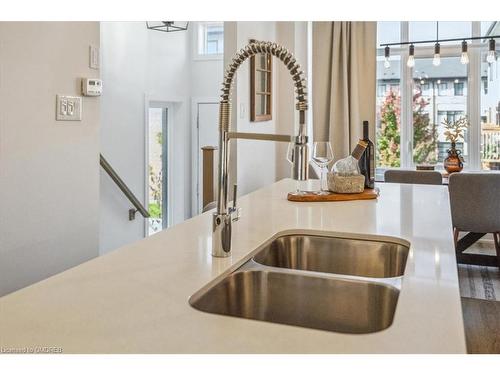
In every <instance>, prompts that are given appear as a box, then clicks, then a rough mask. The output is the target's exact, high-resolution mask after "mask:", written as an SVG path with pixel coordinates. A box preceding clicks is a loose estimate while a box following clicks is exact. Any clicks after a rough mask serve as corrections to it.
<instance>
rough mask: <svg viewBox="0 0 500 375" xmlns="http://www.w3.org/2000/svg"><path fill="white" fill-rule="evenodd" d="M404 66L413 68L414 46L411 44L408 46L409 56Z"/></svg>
mask: <svg viewBox="0 0 500 375" xmlns="http://www.w3.org/2000/svg"><path fill="white" fill-rule="evenodd" d="M406 66H407V67H408V68H413V67H414V66H415V46H414V45H413V44H410V54H409V55H408V61H407V62H406Z"/></svg>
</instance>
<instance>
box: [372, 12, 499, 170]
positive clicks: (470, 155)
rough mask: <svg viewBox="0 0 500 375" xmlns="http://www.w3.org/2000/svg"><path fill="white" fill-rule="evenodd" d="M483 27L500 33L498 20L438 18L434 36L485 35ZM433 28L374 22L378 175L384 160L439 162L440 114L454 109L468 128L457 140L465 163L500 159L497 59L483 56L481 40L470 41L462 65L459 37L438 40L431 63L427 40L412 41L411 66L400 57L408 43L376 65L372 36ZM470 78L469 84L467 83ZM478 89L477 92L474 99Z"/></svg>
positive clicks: (442, 148)
mask: <svg viewBox="0 0 500 375" xmlns="http://www.w3.org/2000/svg"><path fill="white" fill-rule="evenodd" d="M485 27H486V28H488V27H489V28H490V29H489V31H488V32H489V35H494V34H498V33H500V22H440V23H439V37H440V38H461V37H467V36H479V35H480V33H482V34H481V35H486V31H485ZM435 32H436V23H435V22H378V33H377V42H378V45H377V50H378V53H377V87H378V89H377V123H376V125H377V129H376V148H377V150H376V156H377V160H376V164H377V178H379V179H381V177H382V174H383V171H384V170H385V169H387V168H398V167H402V168H414V167H415V165H418V164H435V165H436V168H438V169H439V168H442V162H443V160H444V158H445V157H446V155H447V149H448V148H449V147H450V144H449V142H447V140H446V138H445V136H444V126H443V124H442V121H443V119H445V118H446V119H448V120H450V121H455V120H457V119H458V118H460V117H461V116H467V117H468V118H469V121H470V128H469V129H468V130H467V131H466V133H465V139H464V140H461V141H460V142H458V144H457V148H458V149H460V150H461V151H462V154H463V155H464V159H465V164H466V168H471V169H480V168H484V169H494V168H496V166H497V164H496V163H497V160H498V161H500V157H499V156H498V152H499V151H500V150H499V147H500V138H498V137H499V134H500V118H498V117H499V116H500V115H499V114H498V113H499V111H500V84H499V81H500V77H499V74H500V73H499V69H498V65H499V64H500V62H499V61H497V62H495V63H492V64H487V63H486V52H487V43H482V41H478V42H475V43H476V44H477V46H476V47H479V48H469V56H470V60H471V63H469V64H468V65H463V64H461V62H460V53H461V45H460V43H442V44H441V64H440V65H439V66H434V65H433V64H432V58H433V53H434V46H433V43H432V42H431V43H429V44H428V45H427V44H417V45H415V65H414V67H413V68H410V67H407V65H406V60H407V58H408V46H407V45H404V46H401V47H399V46H393V47H391V59H390V62H391V64H390V67H389V68H385V67H384V48H383V47H380V43H393V42H399V41H410V40H411V41H417V40H432V39H434V38H435ZM431 34H432V35H431ZM499 44H500V43H497V54H498V53H499V51H498V45H499ZM479 55H480V56H479ZM479 60H480V62H479V63H478V61H479ZM471 77H474V79H473V80H471V79H470V78H471ZM470 82H473V83H474V85H472V86H470V87H469V83H470ZM389 83H390V84H389ZM395 83H397V85H398V89H397V90H396V89H395V87H394V86H395ZM479 97H480V98H481V100H477V98H479Z"/></svg>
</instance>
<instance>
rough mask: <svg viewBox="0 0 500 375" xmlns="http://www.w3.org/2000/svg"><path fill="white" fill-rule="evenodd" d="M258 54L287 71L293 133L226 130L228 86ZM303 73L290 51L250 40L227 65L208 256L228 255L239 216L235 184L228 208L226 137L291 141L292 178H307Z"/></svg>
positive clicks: (227, 147) (229, 105) (228, 128)
mask: <svg viewBox="0 0 500 375" xmlns="http://www.w3.org/2000/svg"><path fill="white" fill-rule="evenodd" d="M259 53H269V54H271V55H273V56H275V57H277V58H278V59H279V60H280V61H282V62H283V63H284V64H285V66H286V67H287V69H288V71H289V72H290V74H291V76H292V79H293V82H294V85H295V92H296V95H297V96H296V99H297V103H296V109H297V110H298V111H299V131H298V134H297V135H296V136H289V135H280V134H261V133H238V132H231V131H230V123H231V101H230V93H231V85H232V82H233V79H234V76H235V73H236V70H237V69H238V68H239V67H240V65H241V64H242V63H243V62H244V61H245V60H246V59H248V58H249V57H252V56H255V55H256V54H259ZM303 75H304V72H303V71H301V70H300V65H299V64H298V63H297V61H296V60H295V58H294V57H293V54H292V53H290V52H289V51H288V50H287V49H286V48H284V47H283V46H280V45H278V44H276V43H271V42H252V43H250V44H248V45H247V46H246V47H245V48H243V49H242V50H240V52H238V53H237V54H236V56H235V57H234V58H233V60H232V62H231V64H229V66H228V68H227V69H226V72H225V75H224V82H223V83H222V95H221V101H220V103H219V176H218V189H217V194H218V197H217V212H215V213H214V214H213V235H212V255H213V256H214V257H228V256H230V255H231V229H232V222H233V221H235V220H237V219H238V218H239V216H240V211H239V209H238V208H237V207H236V193H237V187H236V185H235V186H234V190H233V194H234V198H233V206H232V207H230V208H228V195H227V189H228V164H229V140H230V139H238V138H239V139H254V140H263V141H274V142H293V143H294V147H293V152H292V177H293V179H295V180H298V181H304V180H307V176H308V167H309V155H308V145H307V142H308V137H307V126H306V113H305V112H306V111H307V92H306V84H305V79H304V78H303Z"/></svg>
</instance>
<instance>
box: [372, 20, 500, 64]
mask: <svg viewBox="0 0 500 375" xmlns="http://www.w3.org/2000/svg"><path fill="white" fill-rule="evenodd" d="M495 39H500V35H485V36H473V37H466V38H448V39H439V22H436V39H434V40H418V41H408V42H396V43H381V44H380V47H385V51H386V54H385V56H386V61H384V66H385V67H388V66H387V65H388V64H389V66H390V62H389V61H388V59H387V55H388V54H387V51H388V47H389V46H405V45H410V54H409V56H408V61H407V62H406V65H407V66H408V67H409V68H412V67H414V66H415V44H427V45H428V44H429V43H435V44H434V56H433V59H432V64H433V65H434V66H439V65H440V64H441V45H440V43H443V42H457V41H462V53H461V55H460V62H461V63H462V64H464V65H466V64H468V63H469V53H468V45H467V41H468V40H478V41H482V42H483V43H484V41H485V40H489V42H488V46H489V48H488V54H487V56H486V61H487V62H488V64H490V65H491V64H492V63H494V62H495V61H496V58H497V54H496V50H495Z"/></svg>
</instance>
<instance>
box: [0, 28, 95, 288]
mask: <svg viewBox="0 0 500 375" xmlns="http://www.w3.org/2000/svg"><path fill="white" fill-rule="evenodd" d="M90 44H93V45H99V24H98V23H96V22H41V23H38V22H0V296H1V295H4V294H6V293H9V292H12V291H14V290H16V289H19V288H22V287H24V286H26V285H29V284H31V283H33V282H36V281H38V280H41V279H44V278H46V277H48V276H51V275H53V274H55V273H58V272H61V271H63V270H65V269H67V268H69V267H72V266H75V265H77V264H79V263H81V262H83V261H85V260H88V259H90V258H92V257H95V256H97V255H98V231H99V216H98V215H99V99H98V98H84V99H83V120H82V121H81V122H67V121H64V122H60V121H57V122H56V121H55V104H56V103H55V101H56V94H66V95H79V94H80V91H79V80H78V78H80V77H86V76H87V77H98V76H99V71H97V70H91V69H89V67H88V64H89V52H88V50H89V45H90Z"/></svg>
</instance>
